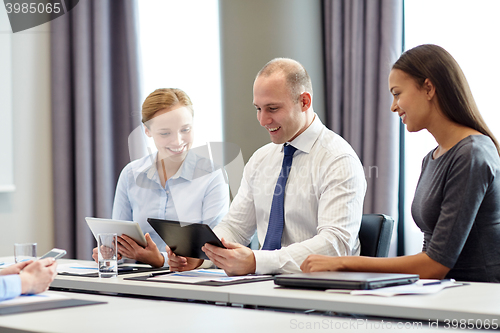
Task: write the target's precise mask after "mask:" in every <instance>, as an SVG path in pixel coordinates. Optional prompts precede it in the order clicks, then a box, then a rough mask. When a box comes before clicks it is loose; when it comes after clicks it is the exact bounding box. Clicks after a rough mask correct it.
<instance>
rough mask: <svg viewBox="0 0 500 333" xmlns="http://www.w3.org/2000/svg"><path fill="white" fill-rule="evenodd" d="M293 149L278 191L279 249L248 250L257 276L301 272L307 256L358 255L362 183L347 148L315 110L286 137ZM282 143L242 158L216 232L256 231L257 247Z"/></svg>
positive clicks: (231, 237)
mask: <svg viewBox="0 0 500 333" xmlns="http://www.w3.org/2000/svg"><path fill="white" fill-rule="evenodd" d="M289 143H290V144H291V145H292V146H294V147H295V148H297V151H296V152H295V154H294V156H293V163H292V168H291V170H290V175H289V176H288V181H287V185H286V190H285V191H286V192H285V226H284V230H283V236H282V241H281V244H282V248H281V249H279V250H274V251H264V250H257V251H254V254H255V259H256V273H257V274H269V273H293V272H300V265H301V264H302V262H303V261H304V260H305V259H306V258H307V256H308V255H309V254H324V255H329V256H346V255H359V251H360V246H359V240H358V231H359V227H360V224H361V216H362V208H363V199H364V195H365V192H366V180H365V175H364V171H363V167H362V165H361V162H360V161H359V158H358V157H357V155H356V153H355V152H354V150H353V149H352V147H351V146H350V145H349V143H347V142H346V141H345V140H344V139H343V138H342V137H340V136H339V135H337V134H335V133H334V132H332V131H331V130H329V129H327V128H326V127H325V126H324V125H323V123H322V122H321V121H320V120H319V118H318V116H317V115H315V118H314V121H313V122H312V124H311V125H310V126H309V127H308V128H307V129H306V130H305V131H304V132H303V133H302V134H300V135H299V136H298V137H297V138H295V139H294V140H293V141H292V142H289ZM282 161H283V145H282V144H280V145H277V144H274V143H269V144H267V145H265V146H263V147H261V148H260V149H258V150H257V151H256V152H255V153H254V154H253V156H252V157H251V158H250V160H249V161H248V163H247V165H246V166H245V169H244V172H243V179H242V181H241V186H240V188H239V190H238V194H237V195H236V197H235V198H234V200H233V202H232V204H231V206H230V209H229V213H228V214H227V215H226V216H225V217H224V218H223V219H222V221H221V222H220V223H219V224H218V225H217V226H216V227H215V228H214V232H215V233H216V234H217V235H218V236H219V237H224V238H225V239H226V240H228V241H231V242H236V243H240V244H243V245H248V244H249V242H250V240H251V237H252V235H253V234H254V232H255V230H256V229H257V235H258V238H259V243H260V244H261V245H262V244H264V239H265V237H266V232H267V226H268V224H269V214H270V211H271V204H272V201H273V194H274V188H275V186H276V181H277V179H278V176H279V173H280V171H281V165H282Z"/></svg>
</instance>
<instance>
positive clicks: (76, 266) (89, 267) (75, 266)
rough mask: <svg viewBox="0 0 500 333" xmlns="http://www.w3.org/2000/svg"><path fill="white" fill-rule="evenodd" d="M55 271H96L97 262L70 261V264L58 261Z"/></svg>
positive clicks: (82, 273) (77, 273)
mask: <svg viewBox="0 0 500 333" xmlns="http://www.w3.org/2000/svg"><path fill="white" fill-rule="evenodd" d="M57 273H69V274H76V275H84V274H89V273H97V263H96V262H94V261H88V262H85V263H70V264H59V263H58V265H57Z"/></svg>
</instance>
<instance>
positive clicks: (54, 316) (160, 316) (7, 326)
mask: <svg viewBox="0 0 500 333" xmlns="http://www.w3.org/2000/svg"><path fill="white" fill-rule="evenodd" d="M47 293H49V294H64V295H68V294H69V295H70V297H74V298H78V299H84V300H89V301H98V302H104V303H105V304H97V305H88V306H81V307H72V308H64V309H56V310H48V311H38V312H28V313H22V314H13V315H4V316H1V315H0V332H2V333H13V332H16V333H20V332H50V333H63V332H64V333H67V332H71V333H80V332H81V333H87V332H110V333H111V332H120V333H127V332H134V333H137V332H148V333H154V332H198V333H199V332H206V333H211V332H214V333H215V332H216V333H221V332H226V333H230V332H238V333H247V332H248V333H255V332H258V333H261V332H279V333H285V332H304V331H306V332H317V331H322V332H341V333H342V332H352V331H356V332H360V333H363V332H385V331H388V330H394V331H401V330H405V329H406V330H414V329H418V331H419V332H420V331H423V332H436V333H439V332H441V333H442V332H443V331H444V329H443V328H437V327H434V326H430V325H428V324H427V323H421V324H420V323H417V324H415V323H408V322H389V321H380V320H370V319H359V318H344V317H328V316H318V315H307V314H302V313H287V312H276V311H261V310H252V309H244V308H234V307H225V306H213V305H203V304H191V303H182V302H172V301H161V300H154V301H153V300H144V299H136V298H123V297H116V296H105V295H93V294H80V293H67V292H55V291H49V292H47Z"/></svg>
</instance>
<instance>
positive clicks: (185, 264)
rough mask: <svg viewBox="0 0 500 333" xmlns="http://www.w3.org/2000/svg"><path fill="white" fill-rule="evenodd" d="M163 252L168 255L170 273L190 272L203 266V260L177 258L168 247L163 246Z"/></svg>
mask: <svg viewBox="0 0 500 333" xmlns="http://www.w3.org/2000/svg"><path fill="white" fill-rule="evenodd" d="M165 250H166V251H167V254H168V265H169V266H170V270H171V271H175V272H183V271H190V270H192V269H195V268H198V267H200V266H201V264H203V259H196V258H186V257H181V256H177V255H176V254H175V253H174V252H173V251H172V250H171V249H170V247H168V245H167V246H165Z"/></svg>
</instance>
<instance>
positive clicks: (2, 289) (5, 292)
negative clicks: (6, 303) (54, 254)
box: [0, 258, 57, 301]
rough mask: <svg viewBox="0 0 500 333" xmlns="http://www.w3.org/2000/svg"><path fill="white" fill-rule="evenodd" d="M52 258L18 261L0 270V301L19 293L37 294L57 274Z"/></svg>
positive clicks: (47, 286) (44, 288)
mask: <svg viewBox="0 0 500 333" xmlns="http://www.w3.org/2000/svg"><path fill="white" fill-rule="evenodd" d="M56 268H57V263H56V261H55V260H54V258H45V259H40V260H37V261H33V260H29V261H24V262H19V263H17V264H14V265H11V266H9V267H7V268H4V269H2V270H0V301H2V300H5V299H9V298H14V297H17V296H19V295H21V294H39V293H41V292H44V291H45V290H47V289H48V288H49V285H50V283H51V282H52V281H53V280H54V278H55V276H56V275H57V271H56Z"/></svg>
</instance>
